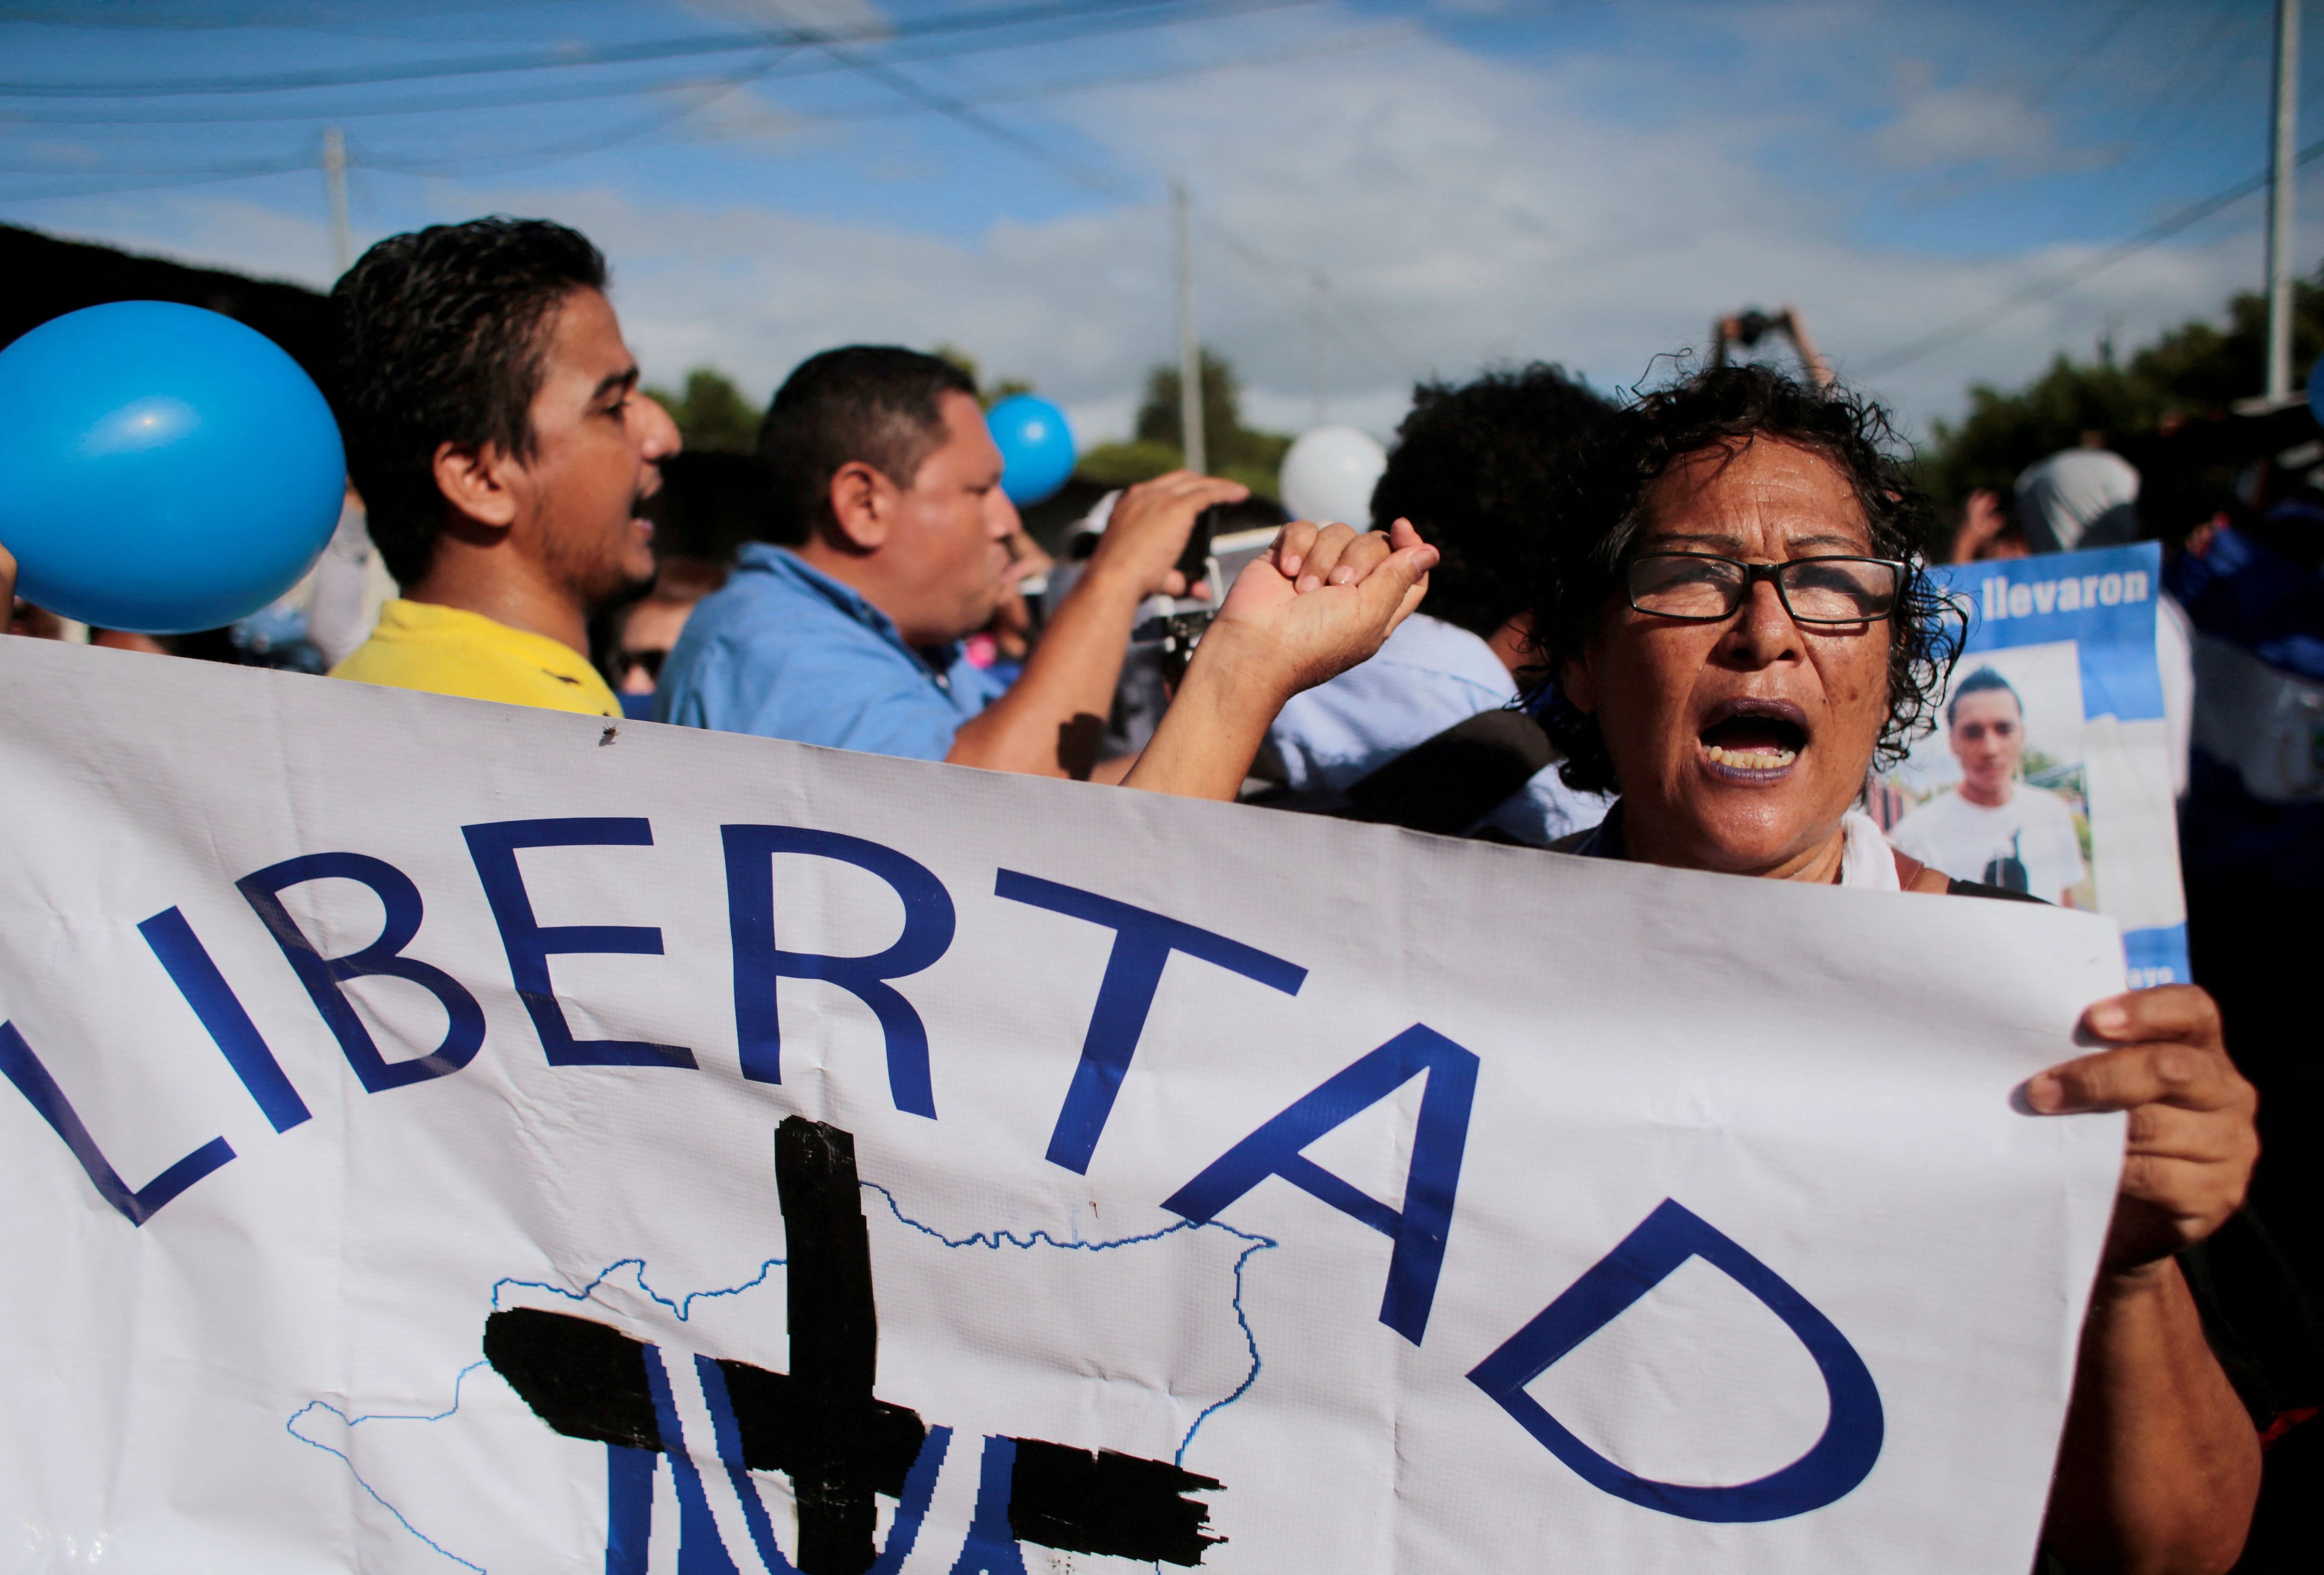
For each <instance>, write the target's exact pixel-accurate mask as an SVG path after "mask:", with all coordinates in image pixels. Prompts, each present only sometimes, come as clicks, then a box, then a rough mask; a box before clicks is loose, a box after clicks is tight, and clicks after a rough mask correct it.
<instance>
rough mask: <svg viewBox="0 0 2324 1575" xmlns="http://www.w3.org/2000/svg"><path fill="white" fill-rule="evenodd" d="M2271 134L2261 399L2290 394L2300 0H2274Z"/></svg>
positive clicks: (2273, 400)
mask: <svg viewBox="0 0 2324 1575" xmlns="http://www.w3.org/2000/svg"><path fill="white" fill-rule="evenodd" d="M2274 108H2275V116H2274V119H2275V136H2274V140H2273V142H2272V143H2271V144H2269V147H2268V161H2267V163H2268V186H2267V397H2268V400H2269V402H2270V403H2281V402H2288V401H2289V400H2290V399H2291V397H2292V175H2293V172H2294V171H2293V162H2294V159H2295V156H2296V154H2297V152H2298V147H2299V140H2300V138H2299V130H2300V0H2275V106H2274Z"/></svg>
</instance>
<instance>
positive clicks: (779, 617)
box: [654, 345, 1247, 780]
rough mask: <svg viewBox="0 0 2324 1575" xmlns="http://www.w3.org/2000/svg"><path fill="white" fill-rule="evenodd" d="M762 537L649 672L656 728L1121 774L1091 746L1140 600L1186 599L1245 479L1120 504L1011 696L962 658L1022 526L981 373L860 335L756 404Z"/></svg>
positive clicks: (1159, 491)
mask: <svg viewBox="0 0 2324 1575" xmlns="http://www.w3.org/2000/svg"><path fill="white" fill-rule="evenodd" d="M759 451H760V454H761V457H762V458H763V459H765V460H766V461H767V463H768V464H769V465H770V467H771V468H772V469H773V472H774V496H773V499H772V508H771V514H772V533H773V534H774V535H775V537H776V539H777V541H779V542H791V543H794V544H793V545H777V544H776V542H750V543H747V544H746V545H745V546H744V547H743V548H742V551H741V552H740V553H739V554H738V555H737V558H736V561H735V566H734V572H733V576H732V577H731V578H730V579H728V580H727V582H726V585H725V587H724V588H723V589H721V590H719V591H717V592H716V593H715V594H714V595H712V596H710V597H709V598H706V599H705V600H704V602H703V603H702V605H701V606H700V607H697V608H696V610H695V614H694V616H693V618H692V619H691V620H690V621H689V622H688V623H687V626H686V633H685V634H684V635H682V636H680V638H679V640H678V646H677V648H676V649H675V650H674V651H673V652H671V653H670V659H669V662H668V664H667V665H665V667H664V668H663V670H662V672H663V676H662V682H661V686H660V690H659V695H658V697H657V699H656V701H655V708H654V715H655V716H656V718H658V719H659V720H662V721H668V722H679V723H683V724H685V725H687V726H688V727H709V728H714V729H717V730H719V731H724V732H735V733H755V734H758V735H760V736H761V737H769V738H790V739H796V740H798V741H799V742H802V743H807V744H821V745H825V746H830V747H833V748H838V749H858V750H862V751H865V752H867V753H870V754H874V755H906V756H910V757H914V758H917V759H921V760H948V761H951V762H953V763H954V764H962V765H979V766H983V767H985V768H987V769H989V770H994V771H1011V772H1021V773H1027V774H1034V775H1042V776H1079V777H1089V776H1093V775H1094V776H1096V777H1098V778H1099V779H1100V780H1119V778H1120V774H1121V773H1122V772H1123V771H1126V770H1127V769H1128V767H1129V764H1130V763H1129V761H1127V760H1121V761H1120V762H1117V763H1109V764H1106V765H1102V766H1101V765H1100V764H1099V763H1098V761H1097V759H1096V755H1097V747H1096V746H1097V741H1098V738H1099V736H1100V734H1101V732H1102V728H1103V725H1104V720H1105V717H1106V715H1107V713H1108V711H1109V710H1110V709H1111V706H1112V702H1113V691H1114V682H1115V679H1116V678H1117V676H1118V675H1119V674H1120V670H1121V662H1122V656H1123V653H1125V652H1126V651H1127V650H1128V648H1129V644H1130V624H1131V620H1132V618H1133V616H1134V615H1135V614H1136V612H1137V610H1138V606H1139V603H1140V602H1141V601H1143V600H1144V599H1145V598H1147V597H1148V596H1149V595H1151V594H1154V593H1155V592H1157V591H1171V592H1177V591H1183V590H1184V589H1185V579H1184V577H1183V576H1181V575H1180V574H1179V573H1178V572H1177V570H1176V562H1177V559H1178V555H1179V553H1180V552H1181V551H1183V550H1184V548H1185V544H1186V539H1187V537H1188V536H1189V534H1191V533H1192V532H1193V530H1194V520H1195V516H1196V515H1198V514H1201V513H1202V511H1203V509H1204V508H1206V507H1208V506H1209V505H1212V504H1216V503H1226V502H1231V501H1234V500H1237V499H1240V498H1241V497H1243V496H1245V495H1246V492H1247V489H1246V488H1245V487H1243V486H1241V485H1240V483H1237V482H1232V481H1222V480H1218V479H1215V478H1213V477H1203V476H1196V475H1194V474H1193V473H1192V472H1190V471H1184V470H1181V471H1173V472H1172V473H1170V474H1169V475H1167V476H1162V477H1157V478H1155V479H1154V480H1152V481H1148V482H1144V483H1141V484H1140V485H1139V486H1134V487H1131V488H1130V490H1129V491H1128V492H1127V493H1126V494H1124V495H1123V497H1122V501H1121V504H1120V507H1119V508H1118V509H1117V510H1116V511H1115V514H1114V518H1113V522H1112V524H1111V528H1109V529H1108V530H1107V532H1106V533H1105V536H1104V538H1103V539H1102V541H1101V542H1099V544H1098V548H1097V551H1096V552H1095V553H1094V555H1093V557H1092V558H1091V560H1090V561H1089V564H1088V566H1087V569H1086V570H1085V571H1084V573H1083V575H1082V576H1081V578H1080V579H1079V580H1078V581H1077V582H1076V583H1075V585H1074V589H1073V591H1072V592H1071V594H1069V595H1068V596H1067V597H1066V598H1065V600H1064V601H1063V603H1061V604H1060V605H1059V607H1057V609H1056V612H1055V614H1054V615H1053V616H1051V618H1050V620H1049V622H1048V625H1047V627H1046V628H1045V629H1044V630H1043V632H1042V635H1041V639H1040V643H1039V644H1038V645H1037V646H1036V647H1035V648H1034V650H1033V652H1032V653H1031V655H1030V656H1029V657H1028V660H1027V661H1026V663H1025V669H1024V672H1022V674H1021V675H1020V676H1019V678H1018V680H1017V681H1016V683H1015V684H1014V685H1012V686H1010V687H1008V688H1007V689H1005V690H1004V689H1003V688H1002V686H1001V684H1000V682H998V681H996V680H995V679H994V678H993V677H992V676H991V674H990V673H989V672H986V671H985V670H983V669H981V668H979V667H977V666H976V665H975V664H974V663H973V662H971V661H970V660H969V659H968V655H967V653H966V650H965V647H964V641H965V640H966V639H967V638H968V636H970V635H973V634H974V633H976V632H977V631H978V630H979V629H982V628H984V627H985V626H986V625H988V624H990V623H991V620H992V617H993V616H994V614H995V612H996V611H997V610H998V609H999V608H1000V607H1001V606H1002V604H1003V603H1004V602H1005V600H1006V599H1007V598H1008V596H1009V593H1010V588H1011V587H1010V577H1009V570H1010V553H1009V548H1008V543H1009V542H1010V540H1011V538H1012V537H1014V536H1015V535H1016V534H1018V533H1019V529H1020V522H1019V519H1018V516H1017V510H1016V506H1015V505H1012V504H1011V503H1010V501H1009V497H1008V495H1007V494H1006V493H1004V492H1002V491H1001V450H1000V449H998V448H997V447H996V446H995V445H994V444H993V441H992V436H991V432H990V431H988V430H987V428H986V426H985V422H984V411H983V407H982V405H981V404H979V403H978V402H977V397H976V384H975V383H974V382H973V380H972V379H971V378H970V377H969V376H968V375H967V374H966V373H964V372H963V371H962V370H961V369H960V368H958V367H957V366H954V365H953V364H952V363H950V362H948V361H945V360H942V359H940V358H938V357H934V356H926V355H922V354H920V353H919V352H918V351H917V350H908V349H903V348H900V347H893V346H878V345H852V346H847V347H843V348H840V349H836V350H826V351H825V352H823V353H822V354H820V355H817V356H814V357H809V358H808V359H807V361H805V362H803V363H802V364H801V365H800V366H798V369H797V370H795V371H793V372H792V374H791V375H790V376H789V377H788V379H786V380H785V382H784V384H783V385H782V387H781V388H779V389H778V390H776V392H775V397H774V401H773V403H771V404H770V405H769V406H768V409H767V414H766V419H765V422H764V423H763V424H762V425H761V428H760V432H759Z"/></svg>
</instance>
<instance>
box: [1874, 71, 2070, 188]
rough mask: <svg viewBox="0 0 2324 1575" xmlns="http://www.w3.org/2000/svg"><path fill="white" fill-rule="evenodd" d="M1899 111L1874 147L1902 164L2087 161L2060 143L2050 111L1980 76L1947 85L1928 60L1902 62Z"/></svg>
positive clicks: (1940, 166)
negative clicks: (1981, 81) (1978, 80)
mask: <svg viewBox="0 0 2324 1575" xmlns="http://www.w3.org/2000/svg"><path fill="white" fill-rule="evenodd" d="M1897 78H1898V84H1897V85H1898V89H1899V92H1898V98H1899V100H1900V102H1899V104H1898V107H1897V110H1896V114H1895V117H1894V118H1892V119H1891V120H1889V121H1888V123H1887V124H1886V125H1883V126H1882V127H1881V128H1880V129H1879V130H1878V131H1877V132H1876V133H1874V134H1873V137H1872V144H1871V145H1872V151H1873V152H1874V153H1877V154H1878V155H1879V157H1880V159H1881V160H1882V162H1885V163H1887V164H1889V165H1891V166H1893V167H1894V168H1895V169H1899V170H1907V171H1937V170H1957V169H1961V168H1964V167H1968V166H1980V165H1981V166H1987V167H1990V168H1994V169H1997V170H2002V171H2009V172H2012V173H2029V172H2031V171H2036V170H2044V169H2050V168H2054V167H2056V166H2058V165H2059V164H2061V163H2064V162H2080V161H2078V160H2077V159H2076V158H2075V156H2074V155H2070V154H2066V153H2062V152H2061V149H2060V148H2059V146H2058V139H2057V133H2056V129H2055V127H2054V126H2053V125H2052V124H2051V120H2050V117H2049V116H2047V115H2045V114H2043V112H2042V111H2041V110H2040V109H2038V108H2036V107H2034V106H2033V105H2030V104H2028V103H2026V102H2025V100H2024V98H2022V97H2019V96H2018V95H2017V94H2015V93H2012V92H2007V91H2005V90H2003V89H2001V88H1988V87H1980V86H1978V85H1976V84H1973V83H1967V84H1960V85H1957V86H1954V87H1950V88H1940V87H1937V86H1936V85H1935V83H1934V82H1933V80H1932V75H1931V72H1930V69H1929V68H1928V66H1927V65H1926V64H1925V63H1924V62H1919V61H1914V62H1911V63H1908V64H1906V65H1905V66H1904V67H1902V68H1900V69H1899V70H1898V72H1897Z"/></svg>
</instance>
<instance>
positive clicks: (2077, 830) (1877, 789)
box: [1870, 542, 2189, 985]
mask: <svg viewBox="0 0 2324 1575" xmlns="http://www.w3.org/2000/svg"><path fill="white" fill-rule="evenodd" d="M2161 568H2162V563H2161V550H2160V549H2159V548H2157V547H2156V546H2155V544H2154V543H2153V542H2141V543H2139V544H2137V545H2135V546H2130V547H2111V548H2105V549H2101V550H2098V551H2089V552H2066V553H2056V554H2052V555H2048V556H2044V557H2038V558H2016V559H2002V560H1997V561H1991V562H1986V563H1969V564H1958V565H1952V566H1949V567H1945V568H1941V569H1938V570H1936V571H1935V572H1936V574H1937V575H1938V577H1939V578H1940V579H1941V580H1943V581H1944V582H1945V583H1946V585H1947V587H1948V588H1949V589H1950V591H1951V593H1952V596H1953V599H1954V602H1955V604H1956V605H1957V606H1959V607H1960V608H1961V611H1962V614H1963V616H1965V617H1966V618H1967V619H1968V620H1969V641H1968V646H1967V649H1966V650H1964V651H1963V653H1962V654H1961V659H1960V663H1959V664H1958V665H1957V666H1956V667H1955V668H1954V669H1953V672H1952V678H1951V681H1950V683H1949V684H1948V686H1947V689H1946V692H1945V694H1944V696H1943V697H1942V699H1941V700H1940V701H1939V703H1938V706H1937V710H1936V716H1935V722H1936V727H1935V730H1934V731H1933V732H1932V733H1930V734H1929V735H1928V736H1927V737H1923V738H1922V739H1921V740H1920V741H1919V742H1918V743H1916V744H1915V745H1914V748H1913V752H1912V754H1911V755H1909V756H1908V757H1907V758H1906V759H1905V760H1904V762H1903V763H1902V764H1900V765H1898V766H1897V767H1896V768H1895V770H1893V771H1890V772H1887V773H1886V774H1882V775H1881V776H1880V777H1879V778H1877V780H1876V781H1875V782H1874V783H1873V785H1872V789H1871V792H1870V799H1871V807H1872V811H1873V814H1874V816H1875V818H1876V819H1877V820H1879V821H1880V823H1881V826H1882V828H1883V829H1885V830H1886V832H1887V833H1888V838H1889V840H1890V841H1892V842H1894V843H1895V845H1896V846H1897V847H1898V848H1902V849H1904V851H1905V852H1906V853H1908V854H1910V855H1912V856H1913V857H1915V858H1918V859H1920V860H1921V861H1922V862H1923V863H1925V864H1928V865H1931V866H1934V867H1936V868H1938V869H1941V870H1942V871H1944V872H1945V873H1946V874H1947V875H1950V876H1954V877H1956V878H1957V879H1960V880H1966V881H1975V882H1978V883H1980V884H1982V885H1993V886H2000V887H2003V888H2005V889H2007V890H2010V891H2018V892H2024V893H2026V894H2029V895H2032V896H2036V897H2039V898H2041V899H2042V900H2043V902H2046V903H2056V904H2058V905H2061V906H2069V907H2074V908H2081V909H2089V910H2093V911H2095V912H2098V913H2105V914H2107V915H2109V916H2111V917H2112V918H2114V919H2115V920H2116V922H2118V923H2120V924H2121V925H2122V928H2123V944H2124V949H2125V950H2126V953H2127V956H2128V961H2129V965H2130V968H2131V977H2132V980H2133V982H2134V983H2135V984H2138V985H2160V984H2172V983H2183V982H2185V980H2186V979H2187V978H2188V977H2189V976H2188V968H2187V923H2186V918H2187V914H2186V901H2185V898H2184V896H2183V894H2181V889H2180V884H2179V839H2178V827H2177V821H2176V811H2175V804H2174V801H2173V796H2172V771H2171V755H2170V749H2171V746H2170V731H2169V728H2168V726H2167V725H2166V723H2165V722H2164V719H2163V681H2162V675H2161V672H2160V670H2159V667H2158V665H2157V662H2156V657H2155V614H2156V606H2155V598H2156V597H2158V596H2159V595H2160V594H2161V578H2162V577H2161Z"/></svg>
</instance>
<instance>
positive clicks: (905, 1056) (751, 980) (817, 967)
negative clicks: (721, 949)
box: [718, 826, 957, 1121]
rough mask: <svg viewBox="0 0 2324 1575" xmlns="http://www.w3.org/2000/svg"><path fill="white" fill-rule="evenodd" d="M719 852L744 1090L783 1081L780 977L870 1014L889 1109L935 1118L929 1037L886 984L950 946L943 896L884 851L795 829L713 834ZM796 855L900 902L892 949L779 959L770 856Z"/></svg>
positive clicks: (927, 876) (939, 886)
mask: <svg viewBox="0 0 2324 1575" xmlns="http://www.w3.org/2000/svg"><path fill="white" fill-rule="evenodd" d="M718 831H719V835H720V837H721V838H723V839H724V843H725V847H726V917H727V925H728V928H729V931H731V933H732V935H733V945H734V1036H735V1039H736V1041H737V1042H738V1043H739V1045H740V1047H741V1051H742V1075H743V1076H744V1077H745V1078H748V1079H751V1080H752V1081H753V1082H761V1083H779V1082H781V1081H782V1080H783V1061H782V1045H783V1042H782V1027H781V1024H780V1022H779V1019H778V1017H777V1015H776V1011H775V1005H776V996H775V991H776V986H777V983H778V981H779V980H782V979H787V978H790V979H823V980H825V981H827V982H828V983H831V984H835V985H837V986H838V987H840V988H841V989H843V990H845V991H846V992H847V993H848V994H850V995H852V996H854V997H855V998H856V999H857V1000H859V1001H861V1002H862V1003H863V1004H864V1005H867V1006H869V1007H871V1014H872V1015H873V1016H874V1017H876V1018H878V1019H879V1021H880V1032H881V1037H882V1039H883V1041H884V1042H885V1044H886V1046H887V1054H888V1092H889V1097H890V1098H892V1099H893V1100H894V1101H895V1105H896V1108H897V1109H899V1110H908V1111H909V1112H911V1113H912V1114H913V1115H915V1116H927V1117H928V1119H930V1120H931V1121H933V1120H935V1119H936V1089H935V1086H934V1085H933V1084H932V1083H931V1082H930V1080H929V1077H928V1031H927V1025H926V1024H923V1023H922V1022H921V1021H920V1014H919V1013H918V1012H917V1011H915V1010H914V1009H913V1006H912V1004H911V1002H909V1001H908V1000H906V999H905V998H904V996H903V994H902V992H900V991H899V990H898V989H897V988H896V987H895V986H894V985H892V984H890V982H889V981H890V980H891V979H899V978H903V977H906V976H908V975H910V974H916V973H918V972H920V971H921V970H922V969H924V968H929V967H932V966H934V964H935V963H936V959H938V958H940V957H942V956H943V955H944V954H945V951H946V950H949V949H950V948H951V946H952V938H953V932H954V929H955V927H956V924H957V921H956V919H955V917H954V913H953V905H952V894H950V893H949V892H946V891H945V888H944V883H943V882H942V881H940V880H938V879H936V876H935V875H934V873H932V872H931V871H930V870H929V869H928V868H927V866H926V865H923V864H920V863H918V861H916V860H914V859H910V858H907V857H904V855H902V854H900V853H899V852H897V851H896V850H895V849H894V848H884V847H882V846H881V845H880V844H879V843H877V842H869V841H866V840H864V839H863V838H861V837H848V836H844V835H843V834H841V833H840V832H837V831H816V830H810V829H807V828H806V827H803V826H721V827H720V828H719V829H718ZM778 853H804V854H807V855H810V856H812V857H817V858H834V859H837V860H839V861H840V862H841V863H843V864H852V865H854V866H856V867H857V868H859V869H862V870H866V871H869V872H870V873H871V874H872V875H875V876H879V877H880V878H881V880H883V881H886V882H887V883H888V885H889V886H890V888H891V889H893V890H894V892H895V894H896V895H897V897H898V898H899V899H900V900H901V901H902V903H903V904H904V932H903V933H902V934H901V935H899V936H898V937H897V938H896V942H895V944H894V945H892V946H890V947H889V948H888V949H887V950H884V951H876V952H873V953H871V955H870V956H868V957H825V956H824V955H822V954H821V953H819V952H813V951H785V950H782V949H781V948H780V947H779V946H777V945H776V944H775V890H774V885H775V880H774V856H775V855H776V854H778Z"/></svg>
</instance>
